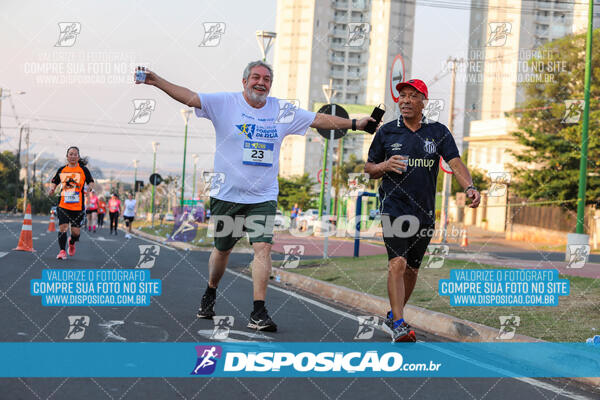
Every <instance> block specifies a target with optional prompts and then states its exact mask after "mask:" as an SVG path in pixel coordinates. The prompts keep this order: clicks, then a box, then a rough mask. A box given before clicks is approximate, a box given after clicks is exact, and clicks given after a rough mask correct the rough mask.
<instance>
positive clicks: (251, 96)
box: [246, 87, 269, 103]
mask: <svg viewBox="0 0 600 400" xmlns="http://www.w3.org/2000/svg"><path fill="white" fill-rule="evenodd" d="M268 95H269V94H268V93H265V94H263V95H260V94H256V93H254V91H253V90H252V88H251V87H249V88H247V89H246V96H248V98H249V99H250V100H252V101H255V102H257V103H265V102H266V101H267V96H268Z"/></svg>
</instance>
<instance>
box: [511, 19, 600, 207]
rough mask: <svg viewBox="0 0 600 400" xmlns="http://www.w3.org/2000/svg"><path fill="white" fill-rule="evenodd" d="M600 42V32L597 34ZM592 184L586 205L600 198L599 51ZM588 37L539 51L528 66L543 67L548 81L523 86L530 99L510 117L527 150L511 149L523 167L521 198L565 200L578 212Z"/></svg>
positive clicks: (517, 183)
mask: <svg viewBox="0 0 600 400" xmlns="http://www.w3.org/2000/svg"><path fill="white" fill-rule="evenodd" d="M594 43H596V44H598V43H600V31H599V30H595V31H594ZM592 52H593V54H592V84H591V89H590V90H591V92H590V94H591V99H590V124H589V134H588V137H589V142H588V146H589V147H588V166H587V168H588V178H587V179H588V180H587V191H586V199H585V200H586V204H591V203H594V202H598V199H599V198H600V178H599V174H600V140H599V137H600V123H599V121H600V110H599V109H598V105H599V102H598V99H599V96H600V86H599V84H598V79H599V78H600V46H598V45H596V46H594V47H593V51H592ZM584 62H585V34H580V35H570V36H566V37H564V38H561V39H558V40H555V41H552V42H549V43H547V44H545V45H544V46H542V47H541V48H539V57H537V58H533V59H532V60H530V62H529V66H530V68H534V67H535V68H538V69H539V68H540V67H541V72H540V73H539V75H538V76H541V77H542V80H543V82H536V81H535V80H533V81H532V82H527V83H524V84H523V89H524V93H525V100H524V101H523V102H522V103H521V104H520V105H519V106H518V109H517V110H515V111H514V112H513V113H511V115H512V116H513V117H515V118H516V119H517V123H518V129H519V130H518V131H517V132H514V133H513V135H514V137H515V138H517V141H518V143H519V144H520V145H522V146H524V147H523V148H524V151H523V150H519V149H513V150H511V153H512V154H513V155H514V156H515V158H516V160H517V161H519V162H520V163H522V164H521V165H514V166H512V168H511V172H512V175H513V179H512V180H513V184H512V185H511V186H512V187H514V188H515V189H516V192H517V194H518V195H519V196H521V197H526V198H528V199H532V200H565V203H563V206H565V207H567V208H569V209H575V208H576V202H575V201H576V200H577V190H578V183H579V161H580V151H581V123H582V119H583V118H581V117H582V110H583V104H582V102H581V103H573V101H574V100H582V99H583V89H584V87H583V81H584V70H585V63H584Z"/></svg>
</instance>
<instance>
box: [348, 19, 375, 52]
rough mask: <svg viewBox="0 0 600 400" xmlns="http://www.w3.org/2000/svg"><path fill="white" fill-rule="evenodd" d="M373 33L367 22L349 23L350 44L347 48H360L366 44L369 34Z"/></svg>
mask: <svg viewBox="0 0 600 400" xmlns="http://www.w3.org/2000/svg"><path fill="white" fill-rule="evenodd" d="M370 31H371V25H370V24H368V23H366V22H350V23H348V42H346V46H349V47H360V46H362V45H363V44H364V43H365V40H366V39H367V34H368V33H369V32H370Z"/></svg>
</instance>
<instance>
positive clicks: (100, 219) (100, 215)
mask: <svg viewBox="0 0 600 400" xmlns="http://www.w3.org/2000/svg"><path fill="white" fill-rule="evenodd" d="M103 226H104V213H98V227H99V228H102V227H103Z"/></svg>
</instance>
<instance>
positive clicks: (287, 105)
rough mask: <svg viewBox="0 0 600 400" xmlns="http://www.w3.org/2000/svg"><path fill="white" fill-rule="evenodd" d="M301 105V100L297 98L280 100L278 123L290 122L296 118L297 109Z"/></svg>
mask: <svg viewBox="0 0 600 400" xmlns="http://www.w3.org/2000/svg"><path fill="white" fill-rule="evenodd" d="M298 107H300V101H299V100H297V99H291V100H283V99H281V100H279V115H278V116H277V120H276V121H275V123H276V124H289V123H291V122H292V121H293V120H294V117H295V116H296V111H297V110H298Z"/></svg>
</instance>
